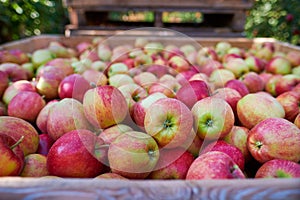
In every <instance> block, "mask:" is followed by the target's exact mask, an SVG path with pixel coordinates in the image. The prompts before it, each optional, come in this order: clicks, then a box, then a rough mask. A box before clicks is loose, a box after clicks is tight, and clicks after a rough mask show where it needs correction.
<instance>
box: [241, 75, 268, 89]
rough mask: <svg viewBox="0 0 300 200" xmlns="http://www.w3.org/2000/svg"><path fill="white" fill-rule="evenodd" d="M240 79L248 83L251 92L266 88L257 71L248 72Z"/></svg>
mask: <svg viewBox="0 0 300 200" xmlns="http://www.w3.org/2000/svg"><path fill="white" fill-rule="evenodd" d="M240 80H241V81H242V82H243V83H244V84H245V85H246V87H247V88H248V90H249V92H250V93H255V92H259V91H262V90H263V89H264V82H263V80H262V79H261V78H260V76H259V75H258V74H257V73H256V72H248V73H246V74H244V75H243V76H241V77H240Z"/></svg>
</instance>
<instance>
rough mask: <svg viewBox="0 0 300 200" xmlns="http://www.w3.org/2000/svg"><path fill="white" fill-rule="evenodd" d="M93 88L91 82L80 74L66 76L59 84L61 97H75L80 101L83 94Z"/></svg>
mask: <svg viewBox="0 0 300 200" xmlns="http://www.w3.org/2000/svg"><path fill="white" fill-rule="evenodd" d="M89 89H91V86H90V84H89V82H88V81H87V80H86V79H85V78H84V77H83V76H82V75H80V74H71V75H69V76H66V77H65V78H64V79H63V80H62V81H61V82H60V84H59V86H58V96H59V98H60V99H64V98H73V99H76V100H78V101H80V102H82V100H83V96H84V94H85V93H86V91H88V90H89Z"/></svg>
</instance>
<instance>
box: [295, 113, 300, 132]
mask: <svg viewBox="0 0 300 200" xmlns="http://www.w3.org/2000/svg"><path fill="white" fill-rule="evenodd" d="M294 124H295V125H296V126H297V127H298V128H299V129H300V113H299V114H298V115H297V116H296V118H295V120H294Z"/></svg>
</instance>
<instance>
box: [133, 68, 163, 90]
mask: <svg viewBox="0 0 300 200" xmlns="http://www.w3.org/2000/svg"><path fill="white" fill-rule="evenodd" d="M133 80H134V82H135V83H136V84H138V85H140V86H141V87H143V88H145V89H146V90H148V89H149V87H150V86H151V85H152V84H153V83H156V82H157V80H158V78H157V77H156V76H155V75H154V74H152V73H150V72H142V73H140V74H138V75H136V76H134V77H133Z"/></svg>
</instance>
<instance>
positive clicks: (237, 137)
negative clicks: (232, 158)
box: [223, 126, 252, 163]
mask: <svg viewBox="0 0 300 200" xmlns="http://www.w3.org/2000/svg"><path fill="white" fill-rule="evenodd" d="M248 134H249V129H247V128H246V127H242V126H233V127H232V129H231V131H230V132H229V133H228V135H226V136H225V137H224V138H223V140H224V141H225V142H227V143H228V144H231V145H233V146H235V147H237V148H238V149H239V150H241V152H242V154H243V155H244V158H245V162H246V163H247V162H249V161H250V160H251V159H252V157H251V154H250V152H249V150H248V147H247V138H248Z"/></svg>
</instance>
